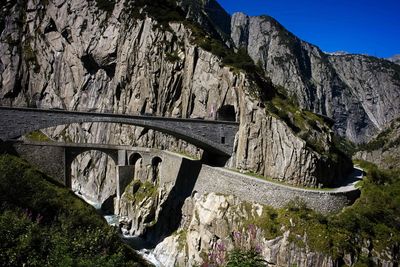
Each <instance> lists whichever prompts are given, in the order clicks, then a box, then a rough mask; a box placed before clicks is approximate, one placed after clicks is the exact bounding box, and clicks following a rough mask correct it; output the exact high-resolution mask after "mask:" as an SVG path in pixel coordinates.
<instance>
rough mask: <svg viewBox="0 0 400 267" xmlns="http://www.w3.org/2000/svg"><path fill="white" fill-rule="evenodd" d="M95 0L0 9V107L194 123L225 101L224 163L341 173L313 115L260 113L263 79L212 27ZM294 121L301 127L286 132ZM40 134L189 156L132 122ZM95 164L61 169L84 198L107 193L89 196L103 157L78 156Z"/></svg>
mask: <svg viewBox="0 0 400 267" xmlns="http://www.w3.org/2000/svg"><path fill="white" fill-rule="evenodd" d="M101 3H103V1H100V0H99V1H96V2H95V1H63V0H57V1H49V2H40V1H34V0H30V1H27V2H24V1H19V2H18V3H17V4H12V3H10V4H8V5H7V6H6V7H5V9H6V10H8V11H7V15H6V16H5V17H4V18H5V20H4V22H5V24H4V25H5V28H4V29H3V31H2V34H1V43H0V54H1V55H2V57H1V64H0V74H1V79H0V82H1V90H0V103H1V104H3V105H15V106H17V105H22V106H37V107H58V108H67V109H76V110H87V109H91V110H97V111H102V110H108V111H112V112H120V113H127V114H140V113H151V114H155V115H158V116H176V117H190V118H204V119H212V118H215V117H216V116H217V113H218V111H220V110H224V108H227V109H228V110H230V112H229V114H225V115H228V116H230V117H231V118H236V119H237V120H238V121H239V122H240V130H239V133H238V135H237V138H236V145H235V151H234V155H233V157H232V158H231V160H230V161H229V162H228V166H229V167H233V168H238V169H243V170H248V171H253V172H257V173H259V174H262V175H265V176H271V177H273V178H276V179H279V180H281V181H285V182H288V183H291V184H297V185H307V186H321V185H326V186H329V185H332V184H335V183H337V182H338V181H339V180H340V179H341V178H342V177H344V176H345V175H346V171H347V170H348V166H349V165H348V161H347V163H345V162H346V158H342V157H340V156H335V157H332V155H335V153H334V151H332V149H331V148H332V145H331V144H332V137H331V132H330V130H329V128H328V127H327V126H326V125H325V123H324V122H323V120H318V119H316V120H314V119H313V121H314V122H313V125H314V126H312V125H311V124H310V123H309V119H305V118H306V115H304V114H303V113H302V111H300V110H298V109H296V108H294V109H293V110H292V113H290V114H285V116H286V119H285V121H282V120H281V119H280V118H279V116H276V115H274V114H273V113H271V112H269V111H268V110H267V109H266V108H265V104H266V101H267V100H266V98H265V96H267V95H273V94H274V92H275V91H276V89H275V88H274V86H273V85H272V84H271V83H269V82H268V81H267V80H265V79H263V78H261V77H260V76H257V75H255V74H254V73H246V72H245V71H243V70H239V69H238V68H237V67H236V66H248V65H249V63H247V62H246V61H245V62H244V63H245V64H240V63H241V62H235V61H238V60H241V58H240V57H239V56H238V55H236V54H234V53H233V52H232V51H230V50H229V49H228V48H226V47H225V46H224V45H223V43H222V42H220V41H218V40H216V39H215V38H212V36H213V33H208V32H206V31H204V29H202V28H201V27H200V26H198V24H196V23H194V22H192V21H190V20H187V19H185V15H184V14H185V13H183V12H182V11H181V10H180V9H179V8H177V7H176V6H175V5H174V3H173V2H170V1H152V2H146V1H144V2H143V1H118V2H116V3H115V4H110V3H112V2H107V3H109V5H108V6H107V5H106V6H105V5H104V3H103V4H101ZM160 10H161V11H162V12H161V11H160ZM202 14H203V13H202ZM203 15H204V14H203ZM203 15H202V16H203ZM227 59H229V61H228V60H227ZM225 61H228V62H229V64H230V65H229V66H227V65H226V64H224V63H223V62H225ZM246 64H247V65H246ZM280 109H285V108H284V107H282V106H281V107H280ZM293 121H294V122H293ZM296 123H297V125H300V126H301V127H302V128H303V130H301V129H299V127H298V126H296V127H295V129H296V130H293V128H294V127H289V126H290V125H289V124H296ZM299 130H301V131H300V132H302V133H306V132H307V133H308V135H309V136H310V137H312V138H311V139H312V140H316V141H318V149H313V147H312V146H311V145H310V144H311V142H306V141H305V140H303V139H302V138H300V137H301V136H300V135H299V134H298V131H299ZM48 133H49V134H50V135H52V136H53V137H54V138H57V139H62V140H67V141H78V142H93V143H117V144H130V145H138V146H148V147H159V148H168V149H171V150H175V151H183V150H186V151H189V152H191V153H192V154H198V155H201V151H198V150H197V149H196V148H194V147H192V146H190V145H188V144H186V143H183V142H181V141H178V140H176V139H175V138H172V137H170V136H166V135H162V134H160V133H156V132H154V131H148V130H146V129H142V128H138V127H127V126H121V125H109V124H108V125H107V124H98V123H93V124H83V125H72V126H69V127H66V126H60V127H57V128H56V129H51V130H49V131H48ZM96 162H101V163H100V164H97V165H96V164H89V165H88V166H86V165H85V166H83V165H79V164H78V165H74V169H75V171H73V173H79V172H80V170H85V171H84V173H86V174H87V176H85V177H83V178H81V179H82V181H81V182H82V183H84V184H85V185H87V184H90V186H91V187H93V185H95V186H96V187H98V188H95V189H96V190H93V188H91V189H90V191H91V194H93V191H95V192H100V193H96V194H97V195H96V196H94V197H95V198H99V199H100V200H104V199H106V198H108V197H109V195H108V194H106V195H104V194H102V193H101V192H105V191H107V192H108V190H103V189H104V188H108V187H110V186H111V184H112V181H109V180H106V179H105V177H106V176H107V175H98V174H99V172H103V171H104V170H107V171H109V170H110V169H112V168H110V167H111V166H110V165H109V164H110V163H109V162H108V161H107V160H106V159H102V160H100V159H99V158H93V160H92V161H90V163H96ZM106 166H108V168H106ZM88 170H92V172H90V171H88ZM82 172H83V171H82ZM85 185H83V187H85ZM88 191H89V189H88Z"/></svg>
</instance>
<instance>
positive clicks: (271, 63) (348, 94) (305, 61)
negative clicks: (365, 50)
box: [231, 13, 400, 143]
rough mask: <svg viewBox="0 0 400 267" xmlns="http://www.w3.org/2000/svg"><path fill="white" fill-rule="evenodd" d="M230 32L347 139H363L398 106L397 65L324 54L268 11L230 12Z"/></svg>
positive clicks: (399, 70)
mask: <svg viewBox="0 0 400 267" xmlns="http://www.w3.org/2000/svg"><path fill="white" fill-rule="evenodd" d="M231 36H232V40H233V42H234V43H235V45H236V46H237V47H244V48H245V49H246V50H247V51H248V53H249V55H250V57H251V58H252V59H253V60H254V62H257V63H258V65H259V66H260V67H262V68H263V69H264V70H265V71H266V73H267V74H268V75H269V77H271V79H272V81H273V82H274V83H275V84H277V85H281V86H283V87H285V88H286V90H288V92H289V93H290V94H291V95H292V96H293V97H294V98H295V99H296V100H297V101H298V103H299V105H300V106H301V107H303V108H305V109H308V110H312V111H314V112H316V113H320V114H324V115H327V116H329V117H331V118H333V119H334V120H335V122H336V123H335V125H334V129H335V131H336V132H337V133H338V134H340V135H342V136H345V137H347V138H348V139H349V140H351V141H353V142H356V143H362V142H365V141H368V140H370V139H371V138H372V136H373V135H374V134H375V133H377V132H378V131H380V130H382V129H383V128H384V127H385V125H386V124H387V123H388V122H390V121H391V120H392V119H394V118H396V117H398V115H399V112H400V68H399V66H398V65H396V64H394V63H391V62H389V61H387V60H384V59H378V58H374V57H369V56H363V55H350V54H345V55H328V54H325V53H323V52H322V51H321V50H320V49H319V48H318V47H316V46H314V45H312V44H309V43H307V42H304V41H302V40H300V39H299V38H297V37H296V36H294V35H293V34H292V33H290V32H289V31H287V30H286V29H285V28H284V27H283V26H282V25H280V24H279V23H278V22H277V21H275V20H274V19H273V18H271V17H268V16H258V17H249V16H247V15H245V14H243V13H235V14H234V15H233V17H232V22H231Z"/></svg>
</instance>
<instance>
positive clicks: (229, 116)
mask: <svg viewBox="0 0 400 267" xmlns="http://www.w3.org/2000/svg"><path fill="white" fill-rule="evenodd" d="M217 120H220V121H236V113H235V107H234V106H232V105H224V106H222V107H220V108H219V109H218V111H217Z"/></svg>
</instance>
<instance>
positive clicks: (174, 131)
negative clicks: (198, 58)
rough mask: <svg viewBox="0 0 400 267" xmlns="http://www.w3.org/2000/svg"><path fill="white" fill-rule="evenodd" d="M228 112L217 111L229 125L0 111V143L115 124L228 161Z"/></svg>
mask: <svg viewBox="0 0 400 267" xmlns="http://www.w3.org/2000/svg"><path fill="white" fill-rule="evenodd" d="M232 108H233V106H229V105H227V106H226V107H225V108H223V109H221V114H222V115H224V114H225V115H226V116H227V115H229V116H227V118H228V119H230V120H232V121H231V122H229V121H207V120H198V119H197V120H196V119H182V118H165V117H155V116H133V115H125V114H110V113H93V112H76V111H74V112H72V111H65V110H44V109H29V108H6V107H0V125H4V126H2V128H1V129H0V139H2V140H7V139H10V138H16V137H19V136H22V135H25V134H27V133H29V132H33V131H35V130H40V129H44V128H49V127H54V126H58V125H66V124H72V123H91V122H100V123H119V124H126V125H135V126H139V127H144V128H147V129H153V130H155V131H159V132H162V133H165V134H169V135H172V136H174V137H176V138H179V139H181V140H184V141H186V142H188V143H191V144H193V145H195V146H197V147H199V148H201V149H203V150H204V151H207V152H208V153H210V154H216V155H220V156H222V157H228V156H230V155H231V154H232V152H233V144H234V140H235V135H236V133H237V131H238V129H239V124H238V123H236V122H233V120H234V118H233V116H232ZM224 110H225V111H224ZM233 112H234V111H233Z"/></svg>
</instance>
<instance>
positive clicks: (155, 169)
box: [151, 156, 162, 184]
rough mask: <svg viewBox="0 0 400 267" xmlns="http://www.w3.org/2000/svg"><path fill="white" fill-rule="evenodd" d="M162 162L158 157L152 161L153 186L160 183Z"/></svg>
mask: <svg viewBox="0 0 400 267" xmlns="http://www.w3.org/2000/svg"><path fill="white" fill-rule="evenodd" d="M161 162H162V159H161V158H160V157H158V156H157V157H154V158H153V159H152V160H151V182H152V183H153V184H157V182H158V179H159V175H160V165H161Z"/></svg>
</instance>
